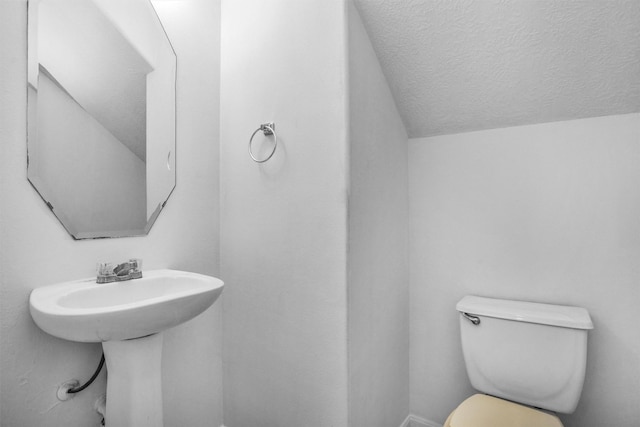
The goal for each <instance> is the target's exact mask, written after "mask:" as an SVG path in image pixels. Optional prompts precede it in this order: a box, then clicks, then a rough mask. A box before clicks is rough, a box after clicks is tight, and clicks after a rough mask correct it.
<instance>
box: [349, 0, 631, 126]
mask: <svg viewBox="0 0 640 427" xmlns="http://www.w3.org/2000/svg"><path fill="white" fill-rule="evenodd" d="M354 1H355V3H356V6H357V8H358V10H359V12H360V15H361V17H362V20H363V22H364V24H365V27H366V28H367V31H368V33H369V36H370V38H371V41H372V44H373V46H374V49H375V50H376V53H377V55H378V59H379V61H380V64H381V66H382V69H383V71H384V73H385V75H386V77H387V80H388V83H389V86H390V88H391V90H392V92H393V95H394V98H395V100H396V104H397V106H398V109H399V111H400V114H401V115H402V118H403V120H404V122H405V125H406V127H407V131H408V133H409V136H410V137H424V136H431V135H441V134H450V133H459V132H466V131H472V130H480V129H491V128H500V127H508V126H517V125H523V124H532V123H543V122H550V121H558V120H569V119H576V118H584V117H595V116H604V115H612V114H624V113H631V112H638V111H640V0H475V1H473V0H354Z"/></svg>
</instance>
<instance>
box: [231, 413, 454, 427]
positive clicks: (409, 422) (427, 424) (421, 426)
mask: <svg viewBox="0 0 640 427" xmlns="http://www.w3.org/2000/svg"><path fill="white" fill-rule="evenodd" d="M220 427H224V424H223V425H220ZM399 427H442V425H441V424H438V423H434V422H433V421H429V420H425V419H424V418H420V417H418V416H416V415H411V414H409V415H407V418H405V419H404V421H403V422H402V424H400V426H399Z"/></svg>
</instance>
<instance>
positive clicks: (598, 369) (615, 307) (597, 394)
mask: <svg viewBox="0 0 640 427" xmlns="http://www.w3.org/2000/svg"><path fill="white" fill-rule="evenodd" d="M409 159H410V160H409V194H410V201H411V202H410V232H411V236H412V238H411V246H410V254H411V258H410V263H411V410H412V413H414V414H416V415H418V416H421V417H424V418H427V419H430V420H433V421H436V422H440V423H441V422H443V421H444V419H445V417H446V416H447V414H448V413H449V412H450V411H451V410H452V409H453V408H454V407H455V406H456V405H457V404H458V403H459V402H461V401H462V400H463V399H464V398H465V397H466V396H468V395H470V394H471V393H473V390H472V389H471V386H470V384H469V382H468V380H467V377H466V372H465V368H464V363H463V359H462V353H461V347H460V343H459V340H460V336H459V332H458V319H457V313H456V311H455V304H456V302H457V301H458V300H459V299H460V298H462V296H464V295H466V294H477V295H485V296H493V297H499V298H513V299H524V300H533V301H542V302H549V303H559V304H569V305H578V306H583V307H586V308H587V309H588V310H589V312H590V313H591V316H592V318H593V321H594V324H595V329H594V330H593V331H592V332H590V334H589V340H590V341H589V347H588V351H589V355H588V364H587V377H586V383H585V388H584V392H583V395H582V400H581V402H580V404H579V406H578V409H577V410H576V412H575V413H574V414H573V415H563V416H561V418H562V421H563V423H564V424H565V426H566V427H578V426H579V427H599V426H606V425H612V426H613V425H615V426H617V427H632V426H635V425H637V423H638V419H640V407H639V406H638V390H640V340H638V328H637V325H636V319H637V309H638V306H639V304H640V287H639V286H638V283H640V262H639V260H640V187H639V185H638V183H639V182H640V167H638V165H640V114H630V115H622V116H610V117H599V118H592V119H584V120H575V121H567V122H556V123H547V124H540V125H532V126H521V127H514V128H507V129H496V130H488V131H480V132H471V133H465V134H458V135H447V136H437V137H431V138H424V139H413V140H410V142H409Z"/></svg>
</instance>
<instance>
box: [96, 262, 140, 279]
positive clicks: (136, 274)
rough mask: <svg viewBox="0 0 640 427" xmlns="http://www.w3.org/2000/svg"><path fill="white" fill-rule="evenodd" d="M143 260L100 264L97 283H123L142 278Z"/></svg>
mask: <svg viewBox="0 0 640 427" xmlns="http://www.w3.org/2000/svg"><path fill="white" fill-rule="evenodd" d="M141 268H142V260H141V259H135V258H133V259H130V260H129V261H126V262H123V263H121V264H113V263H108V262H100V263H98V268H97V270H98V276H97V277H96V283H109V282H121V281H124V280H131V279H139V278H141V277H142V271H141Z"/></svg>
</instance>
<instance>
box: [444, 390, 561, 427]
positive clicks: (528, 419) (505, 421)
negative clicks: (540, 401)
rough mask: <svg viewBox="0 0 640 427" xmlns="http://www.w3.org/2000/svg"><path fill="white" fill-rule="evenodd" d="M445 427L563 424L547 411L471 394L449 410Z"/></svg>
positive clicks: (535, 426) (512, 426) (553, 426)
mask: <svg viewBox="0 0 640 427" xmlns="http://www.w3.org/2000/svg"><path fill="white" fill-rule="evenodd" d="M444 427H562V423H561V422H560V420H559V419H558V417H556V416H554V415H551V414H547V413H546V412H542V411H538V410H536V409H533V408H529V407H527V406H523V405H518V404H517V403H513V402H509V401H507V400H503V399H498V398H497V397H492V396H487V395H485V394H474V395H473V396H471V397H470V398H468V399H467V400H465V401H464V402H462V403H461V404H460V406H458V407H457V408H456V410H455V411H453V412H452V413H451V415H450V416H449V419H448V420H447V423H446V424H445V426H444Z"/></svg>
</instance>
